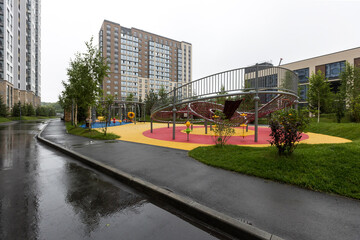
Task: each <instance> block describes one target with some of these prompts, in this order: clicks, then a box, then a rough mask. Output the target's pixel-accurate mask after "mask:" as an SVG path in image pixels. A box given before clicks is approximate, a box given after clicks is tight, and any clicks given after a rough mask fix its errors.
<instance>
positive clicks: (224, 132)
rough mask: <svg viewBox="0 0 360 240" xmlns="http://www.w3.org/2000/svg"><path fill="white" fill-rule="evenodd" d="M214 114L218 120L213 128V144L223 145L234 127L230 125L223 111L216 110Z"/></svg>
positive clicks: (232, 132)
mask: <svg viewBox="0 0 360 240" xmlns="http://www.w3.org/2000/svg"><path fill="white" fill-rule="evenodd" d="M215 116H216V117H217V119H218V120H219V121H218V122H217V123H216V125H215V126H214V128H213V131H214V141H215V145H216V146H219V147H223V146H225V144H226V142H227V141H228V140H229V139H230V138H231V137H232V136H233V135H234V134H235V129H234V128H233V127H231V126H230V121H229V120H228V119H226V115H225V114H224V113H223V112H221V111H219V110H216V111H215Z"/></svg>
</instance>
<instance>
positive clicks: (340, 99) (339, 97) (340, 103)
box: [331, 91, 346, 123]
mask: <svg viewBox="0 0 360 240" xmlns="http://www.w3.org/2000/svg"><path fill="white" fill-rule="evenodd" d="M332 98H333V100H332V101H331V102H332V103H333V104H332V107H333V111H334V112H335V117H336V121H337V122H338V123H340V122H341V118H343V117H344V116H345V105H346V104H345V96H344V94H343V93H342V91H340V92H337V93H335V94H333V97H332Z"/></svg>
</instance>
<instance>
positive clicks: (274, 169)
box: [189, 123, 360, 199]
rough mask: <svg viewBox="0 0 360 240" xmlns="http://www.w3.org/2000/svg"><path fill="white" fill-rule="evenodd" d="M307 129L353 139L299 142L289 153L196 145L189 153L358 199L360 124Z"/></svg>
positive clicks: (213, 163)
mask: <svg viewBox="0 0 360 240" xmlns="http://www.w3.org/2000/svg"><path fill="white" fill-rule="evenodd" d="M308 131H311V132H316V133H321V134H328V135H332V136H338V137H343V138H347V139H351V140H353V142H352V143H344V144H320V145H307V144H300V145H299V146H298V148H297V149H296V150H295V152H294V153H293V155H292V156H290V157H286V156H282V157H280V156H278V155H277V150H276V149H275V147H264V148H252V147H242V146H232V145H228V146H226V147H224V148H218V147H215V146H210V147H198V148H196V149H194V150H192V151H190V152H189V155H190V156H191V157H193V158H195V159H197V160H199V161H201V162H203V163H205V164H208V165H211V166H215V167H220V168H224V169H227V170H231V171H235V172H240V173H245V174H248V175H253V176H258V177H262V178H266V179H271V180H275V181H279V182H284V183H289V184H294V185H297V186H300V187H304V188H308V189H312V190H316V191H323V192H329V193H336V194H339V195H343V196H347V197H351V198H356V199H360V124H356V123H341V124H336V123H319V124H317V123H312V124H311V125H310V126H309V127H308Z"/></svg>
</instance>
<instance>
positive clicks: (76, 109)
mask: <svg viewBox="0 0 360 240" xmlns="http://www.w3.org/2000/svg"><path fill="white" fill-rule="evenodd" d="M77 113H78V106H77V104H75V117H74V123H75V127H77Z"/></svg>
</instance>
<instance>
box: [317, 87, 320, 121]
mask: <svg viewBox="0 0 360 240" xmlns="http://www.w3.org/2000/svg"><path fill="white" fill-rule="evenodd" d="M317 122H318V123H319V122H320V97H319V94H318V120H317Z"/></svg>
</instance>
